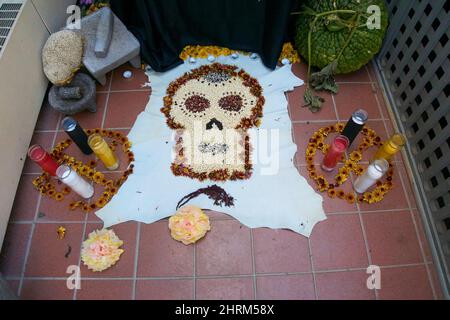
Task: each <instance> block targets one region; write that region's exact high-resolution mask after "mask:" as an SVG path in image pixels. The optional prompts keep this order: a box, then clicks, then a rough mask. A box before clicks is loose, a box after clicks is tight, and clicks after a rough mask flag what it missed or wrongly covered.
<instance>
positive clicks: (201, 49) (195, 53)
mask: <svg viewBox="0 0 450 320" xmlns="http://www.w3.org/2000/svg"><path fill="white" fill-rule="evenodd" d="M233 53H240V54H242V55H249V53H248V52H244V51H239V50H231V49H228V48H224V47H219V46H199V45H197V46H186V47H184V48H183V50H182V51H181V53H180V59H182V60H186V59H188V58H189V57H191V58H200V59H206V58H208V56H210V55H212V56H214V57H216V58H217V57H219V56H229V55H231V54H233ZM283 59H288V60H289V61H290V62H291V63H297V62H300V57H299V55H298V53H297V51H296V50H295V49H294V47H293V46H292V43H290V42H286V43H285V44H284V45H283V49H282V51H281V54H280V57H279V59H278V62H280V63H281V61H282V60H283Z"/></svg>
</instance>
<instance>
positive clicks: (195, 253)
mask: <svg viewBox="0 0 450 320" xmlns="http://www.w3.org/2000/svg"><path fill="white" fill-rule="evenodd" d="M192 252H193V256H194V257H193V262H192V263H193V269H194V270H193V280H194V283H193V288H192V290H193V295H194V300H197V243H196V242H195V243H194V249H193V250H192Z"/></svg>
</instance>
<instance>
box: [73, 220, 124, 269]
mask: <svg viewBox="0 0 450 320" xmlns="http://www.w3.org/2000/svg"><path fill="white" fill-rule="evenodd" d="M122 245H123V241H122V240H120V239H119V237H118V236H117V235H116V234H115V233H114V231H113V230H107V229H102V230H95V231H93V232H91V233H90V234H89V237H88V238H87V239H86V240H85V241H84V242H83V244H82V247H81V260H82V261H83V263H84V264H85V265H86V266H87V267H88V269H90V270H92V271H94V272H100V271H103V270H106V269H108V268H109V267H111V266H113V265H114V264H115V263H116V262H117V261H119V259H120V255H121V254H122V253H123V252H124V250H123V249H120V247H121V246H122Z"/></svg>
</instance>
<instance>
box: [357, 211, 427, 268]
mask: <svg viewBox="0 0 450 320" xmlns="http://www.w3.org/2000/svg"><path fill="white" fill-rule="evenodd" d="M363 221H364V228H365V230H366V234H367V241H368V244H369V248H370V253H371V256H372V263H373V264H376V265H380V266H385V265H399V264H410V263H420V262H423V259H422V255H421V253H420V248H419V242H418V240H417V235H416V232H415V230H414V225H413V221H412V218H411V213H410V212H408V211H401V212H383V213H371V214H364V215H363Z"/></svg>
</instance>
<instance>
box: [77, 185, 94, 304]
mask: <svg viewBox="0 0 450 320" xmlns="http://www.w3.org/2000/svg"><path fill="white" fill-rule="evenodd" d="M92 184H93V183H91V185H92ZM90 201H91V199H89V203H90ZM87 220H88V214H87V213H86V214H85V216H84V222H83V231H82V232H81V244H80V255H79V256H78V270H80V274H81V245H82V244H83V241H84V238H85V237H86V228H87ZM80 281H81V280H80ZM77 293H78V289H77V288H75V289H74V290H73V296H72V300H77Z"/></svg>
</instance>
